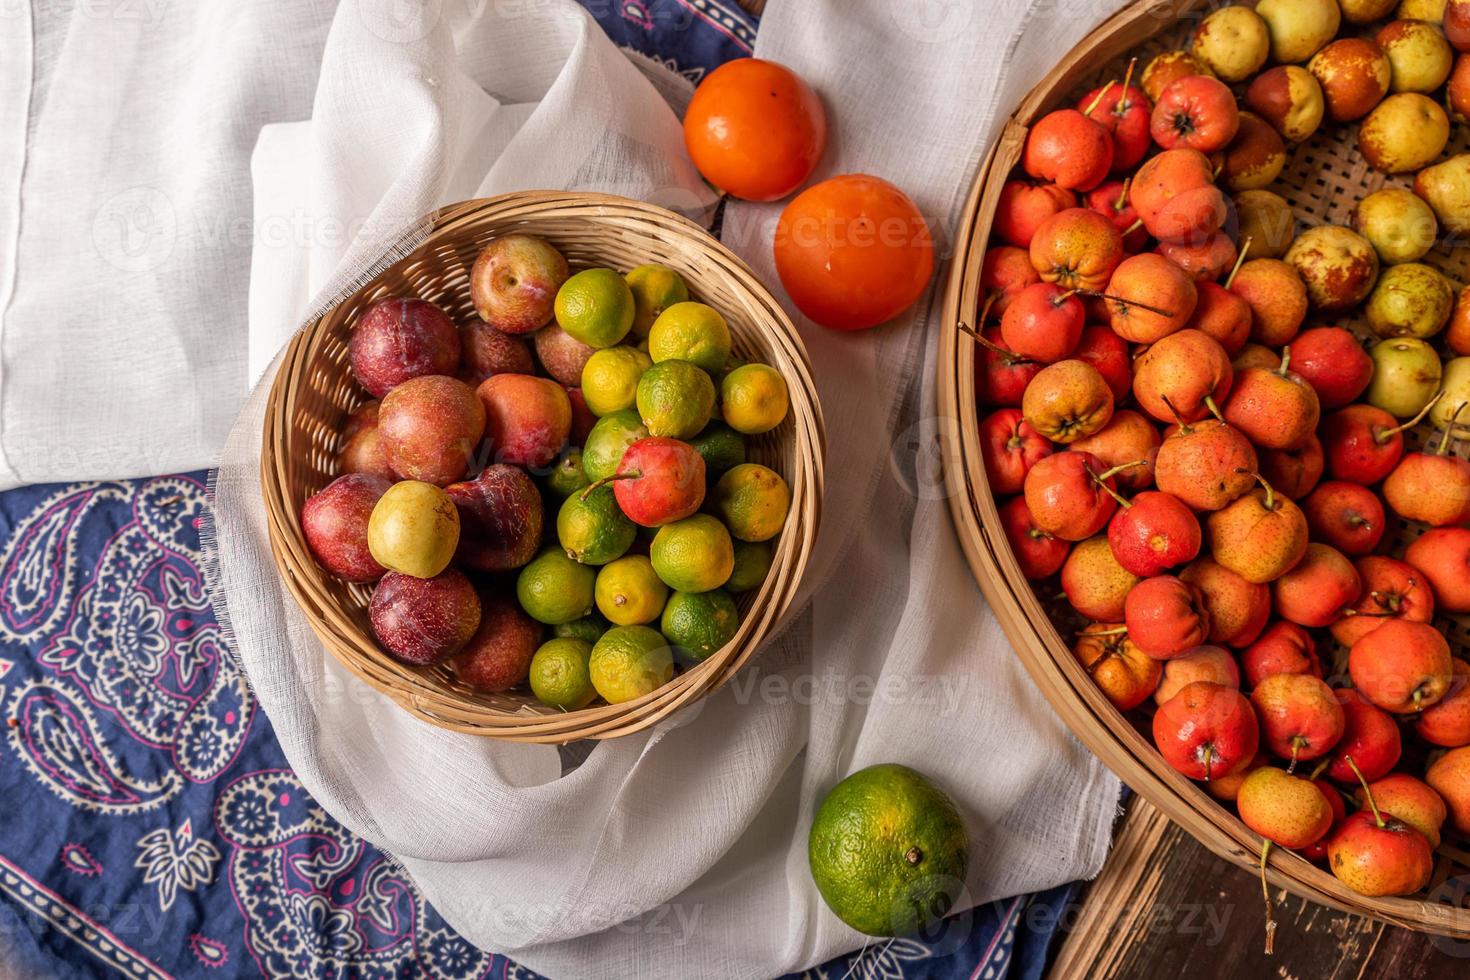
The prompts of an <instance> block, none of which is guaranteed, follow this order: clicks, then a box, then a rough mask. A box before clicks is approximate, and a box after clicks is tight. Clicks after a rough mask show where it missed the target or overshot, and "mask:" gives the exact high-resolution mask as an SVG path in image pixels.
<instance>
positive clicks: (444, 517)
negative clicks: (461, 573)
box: [367, 480, 459, 578]
mask: <svg viewBox="0 0 1470 980" xmlns="http://www.w3.org/2000/svg"><path fill="white" fill-rule="evenodd" d="M367 542H368V552H369V553H370V554H371V555H372V556H373V560H374V561H376V562H377V563H378V564H379V565H382V566H383V567H384V568H388V569H392V570H393V571H395V572H402V573H403V574H404V575H412V576H413V577H414V578H433V577H434V576H435V575H438V574H439V573H440V572H442V571H444V569H446V568H448V567H449V562H450V560H451V559H453V558H454V549H455V548H456V547H458V545H459V510H458V508H456V507H455V506H454V501H453V500H450V499H449V494H447V493H445V492H444V491H443V490H441V489H439V488H438V487H436V486H434V485H433V484H432V483H423V482H421V481H419V480H400V481H399V482H398V483H395V484H393V485H392V486H391V487H389V488H388V489H387V490H385V491H384V492H383V495H382V496H381V497H379V498H378V502H377V503H376V504H374V505H373V512H372V513H371V514H370V515H368V526H367Z"/></svg>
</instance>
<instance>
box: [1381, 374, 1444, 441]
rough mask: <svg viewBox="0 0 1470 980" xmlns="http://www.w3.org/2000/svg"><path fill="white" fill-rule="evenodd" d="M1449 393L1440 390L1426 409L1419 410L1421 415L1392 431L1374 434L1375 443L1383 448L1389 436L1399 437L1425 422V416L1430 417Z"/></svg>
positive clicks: (1426, 404)
mask: <svg viewBox="0 0 1470 980" xmlns="http://www.w3.org/2000/svg"><path fill="white" fill-rule="evenodd" d="M1448 392H1449V389H1448V388H1441V389H1439V391H1438V392H1436V393H1435V396H1434V397H1433V398H1431V399H1429V401H1428V402H1426V403H1425V404H1424V407H1423V408H1421V409H1419V414H1417V415H1415V416H1414V417H1413V418H1411V419H1409V421H1407V422H1401V423H1399V424H1398V425H1396V426H1394V427H1393V428H1392V429H1383V430H1380V431H1378V432H1375V433H1373V441H1374V442H1375V443H1376V444H1378V445H1380V446H1381V445H1383V444H1384V443H1385V442H1387V441H1388V437H1389V436H1394V435H1397V434H1398V433H1400V432H1404V431H1406V430H1408V429H1412V428H1413V427H1414V426H1416V425H1418V424H1419V423H1420V422H1423V421H1424V416H1426V415H1428V414H1429V411H1430V409H1432V408H1434V406H1435V405H1436V404H1438V402H1439V400H1440V399H1441V398H1443V397H1444V396H1445V395H1446V394H1447V393H1448Z"/></svg>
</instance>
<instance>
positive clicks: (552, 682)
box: [529, 637, 597, 711]
mask: <svg viewBox="0 0 1470 980" xmlns="http://www.w3.org/2000/svg"><path fill="white" fill-rule="evenodd" d="M591 659H592V644H591V643H588V642H587V641H586V640H577V639H572V638H570V637H558V638H557V639H554V640H547V641H546V642H545V643H543V644H541V646H540V647H539V648H538V649H537V650H536V653H535V655H534V656H532V657H531V676H530V678H529V680H530V682H531V693H532V694H534V695H536V700H538V701H540V702H541V703H542V704H548V705H550V706H551V707H553V708H562V709H564V710H566V711H576V710H577V709H578V708H585V707H587V705H589V704H591V703H592V699H593V698H595V697H597V691H596V689H595V688H593V686H592V673H591V671H590V670H589V669H588V666H589V663H590V661H591Z"/></svg>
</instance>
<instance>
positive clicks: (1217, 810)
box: [937, 0, 1470, 937]
mask: <svg viewBox="0 0 1470 980" xmlns="http://www.w3.org/2000/svg"><path fill="white" fill-rule="evenodd" d="M1162 6H1163V7H1164V8H1166V9H1164V11H1163V14H1161V4H1160V3H1159V2H1158V0H1135V2H1134V3H1132V4H1131V5H1129V6H1128V7H1126V8H1124V9H1123V10H1121V11H1119V12H1117V13H1115V14H1114V15H1112V16H1111V17H1109V18H1107V19H1106V20H1104V21H1103V22H1102V23H1101V24H1100V25H1099V26H1098V27H1096V28H1095V29H1094V30H1093V31H1092V32H1091V33H1090V34H1089V35H1088V36H1087V37H1086V38H1085V39H1084V40H1083V41H1082V42H1080V43H1079V44H1078V45H1077V46H1076V47H1075V48H1073V49H1072V50H1071V51H1070V52H1068V53H1067V54H1066V55H1065V56H1063V57H1062V58H1061V59H1060V60H1059V61H1058V62H1057V64H1056V65H1054V66H1053V67H1052V69H1051V70H1050V71H1049V72H1048V73H1047V74H1046V75H1045V76H1044V77H1043V78H1042V79H1041V80H1040V81H1039V82H1038V83H1037V84H1036V86H1035V87H1034V88H1032V89H1031V90H1030V92H1028V93H1027V95H1026V96H1025V97H1024V98H1023V99H1022V101H1021V103H1020V104H1019V105H1018V106H1017V108H1016V109H1015V111H1014V112H1013V113H1012V114H1011V115H1010V116H1009V117H1008V118H1007V121H1006V123H1005V126H1004V128H1003V131H1002V133H1001V135H1000V137H999V138H998V139H997V140H996V142H995V143H994V145H993V146H992V147H991V149H990V152H989V153H988V155H987V156H986V157H985V159H984V160H983V161H982V163H981V165H980V168H979V170H978V172H977V173H976V176H975V178H974V180H973V182H972V184H971V188H970V192H969V194H968V195H967V197H966V200H965V204H964V211H963V214H962V215H961V221H960V224H959V227H958V229H957V231H956V234H955V238H954V241H955V246H956V247H955V251H954V257H953V267H952V268H951V271H950V276H949V279H948V281H947V283H946V285H945V290H944V295H943V299H942V315H941V319H940V324H941V327H940V356H939V358H938V368H937V370H938V399H939V412H940V414H941V415H945V416H948V417H950V418H952V419H954V420H955V423H956V424H955V425H952V426H948V427H945V429H944V433H943V435H942V437H941V438H942V440H943V441H942V446H941V458H942V463H943V472H944V480H945V487H946V491H947V497H948V500H949V505H950V513H951V516H952V518H953V519H954V522H955V529H956V533H957V534H958V536H959V538H960V542H961V546H962V548H963V550H964V552H965V557H966V560H967V562H968V564H969V566H970V569H971V572H972V573H973V575H974V577H975V579H976V581H977V583H978V584H979V586H980V589H981V591H982V593H983V594H984V596H985V599H986V601H987V602H988V603H989V605H990V607H991V609H992V610H993V611H994V612H995V614H996V618H997V619H998V620H999V621H1000V624H1001V626H1002V628H1003V629H1004V630H1005V632H1006V635H1007V637H1008V638H1009V639H1010V641H1011V643H1012V645H1013V647H1014V648H1015V650H1016V653H1017V655H1018V656H1019V658H1020V659H1021V661H1022V663H1023V664H1024V665H1025V667H1026V669H1027V671H1028V672H1029V673H1030V675H1031V677H1032V680H1033V681H1034V682H1035V683H1036V685H1037V686H1038V687H1039V688H1040V689H1041V692H1042V693H1043V694H1044V695H1045V696H1046V698H1047V700H1048V701H1049V702H1050V703H1051V705H1052V707H1053V709H1054V710H1055V711H1056V712H1057V715H1058V716H1059V717H1060V718H1061V719H1062V721H1063V722H1064V723H1065V724H1066V725H1067V726H1068V728H1070V729H1071V731H1072V732H1073V733H1074V734H1075V735H1076V736H1077V737H1078V738H1079V739H1080V740H1081V741H1082V742H1083V743H1084V744H1085V745H1086V746H1087V748H1088V749H1089V750H1090V751H1092V752H1093V754H1095V755H1096V756H1097V757H1098V758H1099V759H1100V760H1101V761H1102V762H1103V763H1104V764H1105V765H1107V766H1108V768H1110V769H1111V770H1112V771H1113V772H1114V773H1115V774H1117V775H1118V777H1119V778H1121V779H1122V780H1123V781H1124V782H1125V783H1126V784H1127V785H1129V786H1130V787H1132V788H1133V789H1134V790H1135V791H1136V792H1138V793H1139V794H1140V795H1141V796H1143V797H1144V798H1145V799H1147V800H1148V801H1149V802H1150V803H1151V804H1153V805H1154V806H1155V807H1156V808H1157V809H1159V810H1160V811H1161V812H1163V813H1164V814H1165V815H1166V816H1168V817H1169V819H1170V820H1172V821H1173V822H1175V823H1177V824H1179V825H1180V826H1181V827H1182V828H1183V829H1184V830H1186V831H1187V832H1188V833H1189V834H1190V835H1191V836H1193V837H1194V838H1195V839H1197V840H1198V841H1199V842H1200V843H1202V844H1203V845H1204V846H1205V847H1207V848H1208V849H1209V850H1211V851H1212V852H1214V853H1215V854H1216V855H1218V856H1220V857H1223V858H1225V859H1226V860H1228V861H1230V862H1231V863H1233V864H1235V865H1237V866H1238V867H1240V868H1242V869H1244V870H1246V871H1248V872H1251V873H1256V872H1257V867H1258V862H1259V860H1260V852H1261V845H1262V841H1263V838H1261V837H1260V836H1259V835H1257V834H1256V833H1254V832H1253V831H1251V830H1250V829H1249V828H1247V827H1246V826H1245V824H1244V823H1242V822H1241V820H1240V819H1239V818H1238V817H1237V816H1236V815H1235V814H1234V813H1233V812H1231V811H1229V810H1227V809H1226V808H1225V807H1224V806H1222V805H1221V804H1219V803H1218V802H1216V801H1215V800H1214V799H1213V798H1212V797H1211V796H1209V795H1208V794H1207V793H1206V792H1205V791H1204V790H1203V789H1202V788H1201V787H1200V786H1198V785H1196V784H1195V783H1193V782H1192V781H1190V780H1189V779H1187V778H1186V777H1184V776H1183V775H1181V774H1179V773H1177V772H1175V771H1174V770H1172V769H1171V768H1169V767H1168V766H1167V765H1165V764H1164V763H1163V762H1162V760H1160V759H1159V758H1158V753H1157V750H1156V749H1155V748H1154V746H1153V745H1152V743H1150V742H1148V741H1147V740H1146V739H1144V738H1143V737H1142V736H1141V735H1140V734H1139V732H1138V731H1137V730H1136V729H1134V727H1133V726H1132V724H1130V723H1129V721H1128V720H1127V719H1126V718H1124V717H1123V715H1122V713H1121V712H1119V711H1118V710H1117V709H1116V708H1114V707H1113V705H1112V704H1111V703H1110V702H1109V701H1108V700H1107V698H1106V697H1105V696H1104V695H1103V694H1102V693H1101V691H1100V690H1099V689H1098V688H1097V686H1096V684H1094V683H1093V682H1092V681H1091V679H1090V678H1089V677H1088V676H1087V674H1086V671H1085V670H1084V669H1083V668H1082V667H1081V666H1080V665H1079V664H1078V663H1077V661H1076V660H1075V658H1074V657H1073V656H1072V655H1071V652H1070V649H1069V646H1068V644H1067V643H1066V642H1065V640H1064V639H1063V638H1062V636H1061V634H1060V632H1059V631H1058V629H1057V627H1056V626H1055V625H1054V624H1053V623H1052V621H1051V619H1050V617H1049V616H1048V614H1047V612H1046V610H1045V609H1044V608H1043V607H1042V605H1041V604H1040V602H1039V600H1038V598H1037V596H1036V593H1035V592H1034V590H1033V589H1032V587H1031V584H1030V583H1029V582H1028V581H1027V580H1026V578H1025V576H1024V575H1022V574H1021V571H1020V567H1019V566H1018V564H1017V563H1016V560H1015V556H1014V554H1013V553H1012V551H1011V548H1010V545H1009V543H1008V541H1007V540H1006V537H1005V535H1004V533H1003V532H1002V531H1001V529H1000V525H999V522H998V518H997V515H996V503H995V498H994V496H993V494H992V493H991V490H990V485H989V482H988V480H987V478H986V476H985V470H984V464H983V462H982V458H981V452H980V437H979V431H978V413H977V412H976V410H975V390H974V366H973V350H974V348H973V344H971V343H969V342H968V340H967V338H966V337H965V335H964V334H963V333H962V332H961V331H960V330H959V329H958V327H959V325H960V324H961V323H967V322H969V318H970V316H971V315H972V314H971V311H974V310H976V309H977V308H978V306H979V298H980V296H981V295H982V292H983V290H982V287H981V283H980V272H981V263H982V261H983V258H984V254H985V251H986V247H987V245H988V242H989V238H990V231H991V221H992V218H993V216H994V213H995V205H996V199H997V196H998V192H999V188H1000V185H1001V184H1002V183H1003V182H1004V181H1005V180H1006V178H1007V176H1008V175H1009V173H1010V171H1011V169H1012V167H1013V166H1015V164H1016V163H1018V162H1019V160H1020V156H1021V150H1022V148H1023V146H1024V144H1025V139H1026V134H1027V131H1028V123H1029V122H1031V121H1033V120H1035V119H1036V118H1037V117H1038V116H1039V115H1041V114H1042V113H1043V112H1045V111H1049V110H1050V109H1052V108H1054V107H1055V106H1056V105H1057V104H1059V102H1060V100H1062V99H1064V98H1065V97H1066V96H1067V95H1069V94H1070V93H1071V92H1072V91H1073V90H1074V89H1076V88H1077V86H1078V85H1079V83H1080V82H1081V81H1082V80H1083V79H1084V78H1085V77H1086V76H1087V75H1088V73H1089V72H1091V71H1095V70H1098V69H1101V68H1102V67H1103V66H1104V65H1105V64H1107V63H1108V62H1110V61H1112V60H1114V59H1115V58H1118V57H1121V56H1122V55H1124V54H1125V53H1127V52H1128V51H1129V50H1130V49H1132V48H1134V47H1135V46H1137V45H1138V44H1140V43H1142V42H1143V41H1144V40H1147V39H1148V38H1150V37H1153V36H1154V35H1157V34H1161V33H1164V32H1166V31H1167V30H1170V29H1172V28H1175V27H1177V24H1178V17H1179V15H1182V14H1186V13H1188V12H1190V11H1192V10H1195V9H1198V8H1202V7H1204V6H1206V4H1205V2H1204V0H1169V2H1168V3H1166V4H1164V5H1162ZM1164 14H1172V15H1173V16H1165V15H1164ZM1267 875H1268V877H1269V878H1270V880H1271V882H1272V883H1273V884H1274V885H1276V886H1277V887H1281V888H1284V889H1286V890H1288V891H1290V892H1292V893H1294V894H1296V895H1299V896H1301V897H1303V898H1306V899H1309V900H1311V901H1314V902H1318V903H1320V904H1323V905H1327V906H1329V907H1332V908H1336V909H1339V910H1342V911H1346V912H1351V913H1355V914H1359V915H1367V916H1371V917H1373V918H1375V919H1378V920H1381V921H1384V922H1387V923H1390V924H1393V925H1398V926H1403V927H1405V928H1409V929H1414V930H1419V931H1424V932H1430V933H1437V934H1440V935H1445V936H1453V937H1470V909H1459V908H1455V907H1453V906H1451V905H1447V904H1442V903H1437V902H1433V901H1427V900H1422V899H1418V898H1372V897H1368V896H1363V895H1359V894H1358V893H1357V892H1354V891H1352V890H1351V889H1349V888H1347V886H1346V885H1344V884H1343V883H1342V882H1340V881H1339V880H1338V879H1337V878H1336V877H1334V876H1333V875H1332V874H1331V873H1330V872H1329V871H1327V870H1325V869H1323V868H1320V867H1318V866H1316V865H1314V864H1312V863H1311V862H1309V861H1307V860H1306V859H1305V858H1303V857H1301V856H1299V855H1297V854H1295V853H1293V852H1290V851H1286V850H1283V849H1281V848H1272V849H1271V852H1270V856H1269V859H1268V866H1267Z"/></svg>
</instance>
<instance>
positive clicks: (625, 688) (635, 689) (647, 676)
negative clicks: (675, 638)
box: [589, 626, 674, 704]
mask: <svg viewBox="0 0 1470 980" xmlns="http://www.w3.org/2000/svg"><path fill="white" fill-rule="evenodd" d="M589 671H590V673H591V674H592V686H593V687H595V688H596V689H597V693H598V694H600V695H602V697H603V700H605V701H607V703H608V704H620V703H622V702H624V701H632V700H633V699H634V698H641V697H642V696H643V695H645V694H649V693H651V692H653V691H656V690H658V689H659V688H660V687H662V686H663V685H665V684H667V683H668V682H669V681H670V680H672V679H673V677H674V651H673V650H671V649H670V648H669V643H668V641H667V640H665V639H664V638H663V635H662V634H661V633H659V631H658V630H655V629H650V628H649V627H647V626H614V627H613V628H612V629H610V630H608V631H607V632H606V633H604V634H602V637H601V638H600V639H599V640H598V641H597V642H596V643H595V644H593V646H592V661H591V664H590V665H589Z"/></svg>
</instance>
